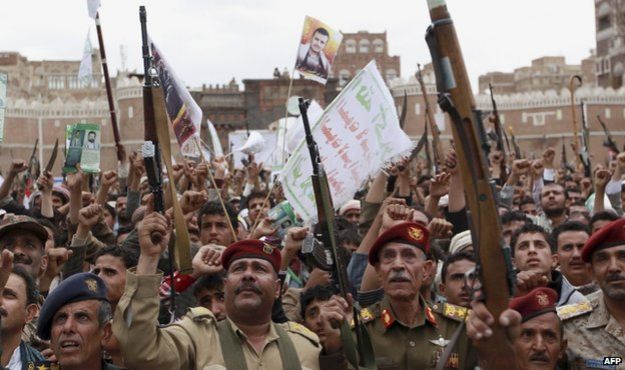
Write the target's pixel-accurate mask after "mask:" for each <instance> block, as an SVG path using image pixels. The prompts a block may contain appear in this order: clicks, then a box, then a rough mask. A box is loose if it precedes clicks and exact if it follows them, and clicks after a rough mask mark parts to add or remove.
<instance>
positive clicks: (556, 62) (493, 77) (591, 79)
mask: <svg viewBox="0 0 625 370" xmlns="http://www.w3.org/2000/svg"><path fill="white" fill-rule="evenodd" d="M593 64H594V55H591V56H590V57H588V58H586V59H584V60H583V61H582V63H581V64H579V65H576V64H573V65H572V64H566V60H565V59H564V57H560V56H546V57H542V58H538V59H534V60H532V64H531V65H530V66H525V67H520V68H517V69H515V70H514V72H512V73H507V72H489V73H487V74H485V75H481V76H479V78H478V84H479V92H480V93H483V92H487V91H488V84H489V83H490V84H492V86H493V90H494V91H495V93H497V94H513V93H523V92H532V91H543V92H545V91H547V90H551V89H555V90H557V91H559V90H560V89H562V88H564V87H568V86H569V81H570V79H571V76H573V75H580V76H582V80H583V83H584V85H590V86H595V85H596V78H595V75H594V73H593V71H592V69H591V66H592V65H593Z"/></svg>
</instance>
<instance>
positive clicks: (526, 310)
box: [467, 287, 567, 370]
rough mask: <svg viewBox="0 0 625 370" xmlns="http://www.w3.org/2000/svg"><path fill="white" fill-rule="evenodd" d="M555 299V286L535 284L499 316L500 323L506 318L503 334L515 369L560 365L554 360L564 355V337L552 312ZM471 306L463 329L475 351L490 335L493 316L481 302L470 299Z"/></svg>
mask: <svg viewBox="0 0 625 370" xmlns="http://www.w3.org/2000/svg"><path fill="white" fill-rule="evenodd" d="M557 300H558V293H557V292H556V291H555V290H553V289H550V288H544V287H541V288H536V289H534V290H532V291H531V292H529V293H528V294H526V295H523V296H520V297H517V298H514V299H512V300H511V301H510V304H509V307H510V309H508V310H506V311H504V313H502V315H501V316H500V319H499V322H500V324H501V323H502V320H507V321H506V325H505V326H506V327H507V336H506V337H507V338H508V339H509V340H510V346H511V347H512V348H513V350H514V358H515V359H516V365H517V369H518V370H555V369H560V368H559V367H558V362H559V361H560V360H562V359H564V353H565V351H566V348H567V341H566V339H564V336H563V332H562V322H561V321H560V319H559V318H558V315H557V314H556V306H555V304H556V301H557ZM473 309H474V311H472V312H471V313H470V314H469V319H468V320H467V333H468V336H469V337H470V338H471V339H472V340H473V341H474V343H475V346H476V347H477V348H478V353H479V352H480V351H482V350H483V349H484V347H483V344H482V341H481V339H483V338H488V337H490V336H491V335H492V325H493V322H494V318H493V316H492V315H491V314H490V312H489V311H488V309H486V306H485V305H484V303H482V302H474V303H473ZM504 318H505V319H504ZM519 321H520V324H519ZM511 360H512V359H511Z"/></svg>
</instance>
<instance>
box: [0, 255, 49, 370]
mask: <svg viewBox="0 0 625 370" xmlns="http://www.w3.org/2000/svg"><path fill="white" fill-rule="evenodd" d="M1 296H2V300H1V302H2V303H1V304H0V316H2V325H1V330H0V339H1V340H0V345H1V346H2V347H1V348H2V360H1V364H2V366H4V367H6V368H7V369H10V370H22V369H29V368H34V366H35V365H36V364H38V363H39V364H40V363H42V361H43V360H44V358H43V356H42V355H41V353H39V351H37V350H36V349H34V348H32V347H31V346H30V345H28V344H27V343H26V342H24V341H23V340H22V330H24V327H25V326H26V324H28V323H29V322H30V321H31V320H33V319H34V318H35V317H36V315H37V313H38V312H39V306H38V305H37V303H38V299H39V297H38V296H39V292H38V291H37V284H36V283H35V280H34V279H33V277H32V276H31V275H30V274H29V273H27V272H26V271H25V270H24V269H22V268H20V267H15V268H14V269H13V272H11V275H10V276H9V279H8V280H7V282H6V284H5V286H4V289H2V293H1Z"/></svg>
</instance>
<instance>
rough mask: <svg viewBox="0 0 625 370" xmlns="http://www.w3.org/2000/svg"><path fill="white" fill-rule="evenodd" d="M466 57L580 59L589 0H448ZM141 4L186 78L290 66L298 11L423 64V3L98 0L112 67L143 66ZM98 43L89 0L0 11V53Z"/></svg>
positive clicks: (488, 65) (590, 25) (57, 54)
mask: <svg viewBox="0 0 625 370" xmlns="http://www.w3.org/2000/svg"><path fill="white" fill-rule="evenodd" d="M447 2H448V6H449V10H450V12H451V15H452V17H453V19H454V21H455V24H456V29H457V31H458V34H459V38H460V42H461V46H462V49H463V52H464V57H465V62H466V64H467V68H468V70H469V73H470V75H471V79H472V83H473V88H474V90H475V89H477V76H478V75H480V74H483V73H486V72H489V71H495V70H498V71H512V70H513V69H514V68H516V67H520V66H524V65H529V64H530V62H531V60H532V59H534V58H538V57H541V56H544V55H563V56H565V57H566V60H567V62H568V63H571V64H573V63H576V64H577V63H579V62H580V60H581V59H583V58H585V57H586V56H588V55H589V50H590V49H591V48H594V47H595V21H594V2H593V1H590V0H541V1H538V0H525V1H510V0H448V1H447ZM139 5H146V7H147V13H148V30H149V32H150V35H151V36H152V38H153V39H154V41H155V42H156V43H157V45H159V47H160V48H161V49H162V52H163V53H164V55H165V56H166V58H168V60H169V62H170V63H171V65H172V66H173V68H174V69H175V70H176V72H177V74H178V75H179V76H180V77H181V78H182V79H183V80H184V82H185V83H186V84H187V85H190V86H193V87H197V86H201V84H202V83H206V84H209V83H213V84H214V83H220V84H223V83H227V82H228V81H229V80H230V79H231V78H232V77H235V78H236V79H237V81H240V80H241V79H244V78H270V77H271V75H272V72H273V69H274V67H279V68H280V70H282V69H283V68H284V67H288V68H291V67H292V66H293V65H294V63H295V54H296V51H297V46H298V42H299V37H300V33H301V28H302V24H303V21H304V16H306V15H310V16H313V17H315V18H318V19H320V20H322V21H324V22H326V23H327V24H329V25H330V26H332V27H335V28H337V29H340V30H342V31H344V32H356V31H358V30H368V31H370V32H383V31H386V32H387V36H388V42H389V51H390V54H391V55H399V56H401V64H402V65H401V74H402V77H404V78H406V77H408V76H409V75H410V74H413V73H414V72H415V70H416V63H422V64H425V63H427V62H429V61H430V56H429V52H428V50H427V47H426V44H425V41H424V33H425V29H426V27H427V26H428V24H429V15H428V12H427V3H426V0H417V1H408V0H384V1H379V0H378V1H371V0H331V1H330V0H314V1H297V0H160V1H156V0H145V1H137V0H102V8H101V12H100V14H101V17H102V27H103V30H104V41H105V46H106V51H107V54H108V55H107V57H108V59H109V69H110V70H111V72H112V74H115V72H114V71H115V70H116V69H118V68H120V67H121V57H120V46H121V45H124V46H125V47H126V50H127V62H126V65H127V67H129V68H130V69H134V68H140V69H141V70H142V68H143V64H142V61H141V30H140V25H139V15H138V8H139ZM89 29H91V39H92V43H93V45H94V46H97V37H96V33H95V25H94V22H93V21H92V20H91V19H90V18H89V17H88V16H87V5H86V0H55V1H50V0H27V1H10V2H9V1H7V2H5V3H4V4H3V5H2V10H1V11H0V30H1V31H0V32H1V36H0V50H1V51H18V52H20V53H21V54H23V55H25V56H27V57H28V58H29V59H33V60H38V59H48V60H79V59H80V58H81V56H82V49H83V44H84V40H85V37H86V34H87V31H88V30H89Z"/></svg>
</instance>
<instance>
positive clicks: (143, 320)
mask: <svg viewBox="0 0 625 370" xmlns="http://www.w3.org/2000/svg"><path fill="white" fill-rule="evenodd" d="M169 228H170V223H169V220H168V219H167V218H165V217H164V216H163V215H160V214H158V213H156V212H148V214H147V216H146V217H145V218H144V219H143V221H142V224H141V226H140V227H139V230H138V231H139V244H140V247H141V255H140V257H139V262H138V264H137V267H136V270H134V271H133V270H132V269H131V270H129V271H128V276H127V278H126V289H125V292H124V295H123V296H122V298H121V299H120V301H119V303H118V305H117V309H116V311H115V319H114V324H113V332H114V333H115V336H116V337H117V338H118V340H119V342H120V347H121V348H122V353H123V355H124V359H125V364H126V366H128V368H130V369H133V370H141V369H162V370H165V369H167V370H169V369H176V370H178V369H181V370H183V369H184V370H186V369H189V370H191V369H198V370H202V369H214V370H217V369H229V370H230V369H234V370H239V369H240V370H245V369H250V370H251V369H272V370H273V369H289V370H291V369H311V370H317V369H320V368H323V369H337V368H339V369H340V368H344V367H345V366H346V365H345V364H346V361H345V360H344V357H343V355H342V353H341V348H322V347H321V346H320V344H319V339H318V338H317V336H316V335H315V334H314V333H312V332H311V331H310V330H308V329H306V328H305V327H304V326H302V325H299V324H296V323H292V322H287V323H284V324H274V323H273V322H271V311H272V306H273V303H274V300H275V299H276V298H277V297H278V296H279V293H280V288H281V285H280V280H279V279H278V271H279V269H280V260H281V257H280V251H279V250H277V249H276V248H274V247H272V246H271V245H269V244H266V243H263V242H262V241H260V240H243V241H240V242H238V243H234V244H232V245H230V246H229V247H228V248H227V249H226V250H225V251H224V252H223V254H222V261H221V262H222V265H223V267H224V269H225V270H226V272H227V275H226V278H225V280H224V299H225V310H226V315H227V319H226V320H222V321H217V320H216V319H215V316H214V315H213V314H212V313H211V312H210V311H209V310H208V309H206V308H204V307H196V308H193V309H191V310H190V312H189V313H188V314H187V315H186V316H185V317H184V318H183V319H182V320H181V321H178V322H176V323H174V324H172V325H170V326H168V327H165V328H159V327H157V326H156V320H157V316H158V309H159V298H158V289H159V285H160V283H161V278H162V274H161V273H159V272H158V271H157V264H158V260H159V257H160V255H161V253H162V252H163V251H164V250H165V248H167V245H168V242H169ZM335 342H338V343H339V345H340V340H338V341H335Z"/></svg>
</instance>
